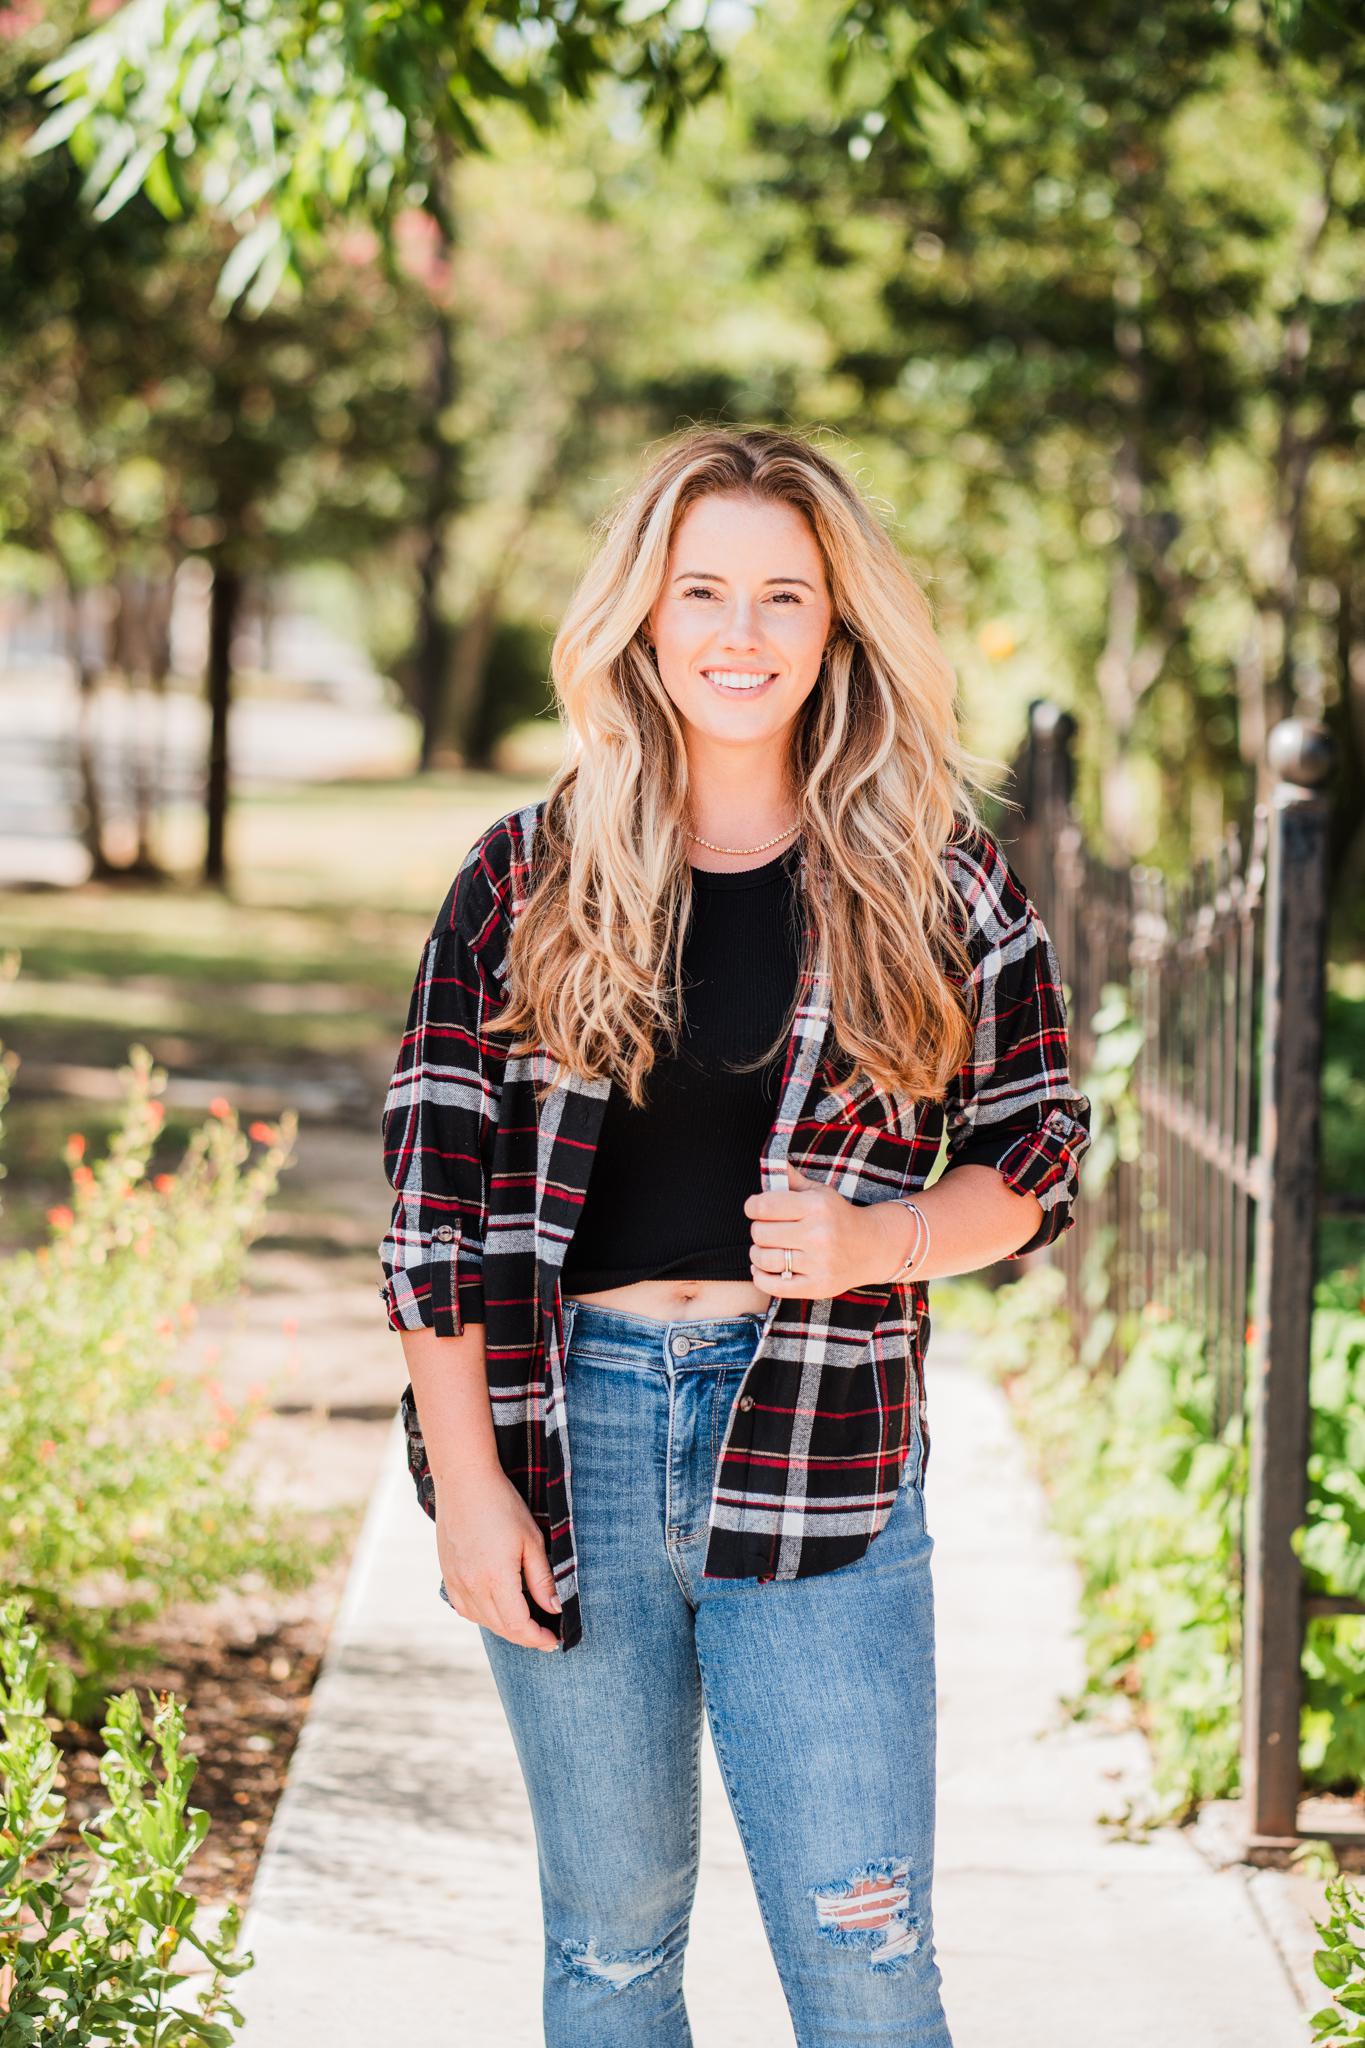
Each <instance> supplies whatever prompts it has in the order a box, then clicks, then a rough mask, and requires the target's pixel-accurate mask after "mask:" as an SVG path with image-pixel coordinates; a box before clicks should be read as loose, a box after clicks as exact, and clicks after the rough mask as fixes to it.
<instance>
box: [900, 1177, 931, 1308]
mask: <svg viewBox="0 0 1365 2048" xmlns="http://www.w3.org/2000/svg"><path fill="white" fill-rule="evenodd" d="M893 1199H894V1200H895V1201H897V1202H899V1203H900V1204H901V1206H902V1208H905V1209H908V1210H909V1211H910V1214H911V1215H912V1216H913V1217H914V1219H915V1241H914V1243H913V1245H911V1247H910V1250H909V1251H908V1252H907V1253H906V1255H905V1257H904V1258H903V1259H902V1260H901V1262H900V1264H899V1266H897V1268H896V1270H895V1272H894V1273H893V1274H892V1275H891V1284H892V1286H893V1287H894V1286H895V1284H896V1282H897V1281H898V1280H907V1279H909V1277H910V1273H911V1270H912V1269H913V1268H914V1267H916V1266H920V1265H922V1264H923V1263H924V1260H925V1259H927V1258H928V1256H929V1247H930V1244H931V1243H932V1242H933V1239H932V1236H931V1233H930V1230H929V1219H928V1217H927V1216H926V1215H925V1213H924V1211H923V1209H921V1207H920V1205H919V1203H918V1202H912V1201H911V1200H910V1199H909V1197H908V1196H907V1195H896V1196H895V1197H893Z"/></svg>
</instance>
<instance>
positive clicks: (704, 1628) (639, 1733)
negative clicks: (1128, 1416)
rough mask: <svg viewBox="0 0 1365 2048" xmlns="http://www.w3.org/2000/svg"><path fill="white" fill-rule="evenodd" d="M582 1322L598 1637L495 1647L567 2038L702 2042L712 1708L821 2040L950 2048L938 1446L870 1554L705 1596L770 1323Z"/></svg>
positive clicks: (573, 1315) (583, 1516) (666, 2046)
mask: <svg viewBox="0 0 1365 2048" xmlns="http://www.w3.org/2000/svg"><path fill="white" fill-rule="evenodd" d="M564 1308H565V1317H566V1338H567V1346H568V1348H567V1356H566V1368H565V1370H566V1381H567V1386H568V1406H569V1444H570V1453H571V1457H572V1461H573V1467H572V1483H573V1496H572V1497H573V1509H574V1525H575V1530H576V1533H577V1537H578V1550H579V1572H580V1583H581V1587H582V1594H583V1620H584V1634H583V1639H582V1641H581V1642H580V1643H578V1644H577V1645H576V1646H575V1647H574V1649H572V1650H570V1651H566V1652H551V1653H549V1654H547V1653H546V1652H545V1651H542V1650H530V1649H525V1648H522V1647H520V1646H518V1645H516V1644H513V1643H509V1642H507V1641H506V1639H505V1638H504V1637H501V1636H497V1635H494V1634H493V1633H492V1631H491V1630H488V1629H481V1630H480V1633H481V1635H482V1637H483V1641H484V1647H485V1649H486V1651H487V1653H488V1658H489V1662H490V1664H491V1666H492V1670H493V1675H494V1678H495V1680H496V1683H497V1687H498V1691H499V1693H500V1695H501V1698H502V1704H503V1707H504V1710H505V1712H506V1715H507V1719H508V1723H509V1725H510V1727H511V1731H512V1736H513V1740H514V1742H515V1744H516V1748H517V1753H518V1757H519V1759H520V1762H521V1767H522V1771H523V1774H524V1776H525V1779H526V1786H527V1791H528V1793H529V1796H530V1801H531V1809H532V1813H533V1816H534V1820H535V1828H536V1840H537V1848H538V1854H539V1869H540V1889H541V1904H542V1910H543V1917H544V1929H545V1979H544V1987H545V1988H544V2017H545V2040H546V2044H547V2048H645V2044H648V2048H692V2032H691V2029H690V2027H689V2025H688V2019H687V2011H686V2007H685V2005H684V2001H683V1985H682V1978H683V1955H684V1950H685V1947H686V1943H687V1932H688V1919H689V1914H690V1912H691V1906H692V1898H693V1893H694V1890H695V1887H696V1881H697V1849H698V1807H699V1790H700V1785H699V1763H700V1742H701V1722H702V1709H703V1705H704V1706H705V1711H706V1715H707V1719H708V1721H709V1723H710V1727H711V1733H712V1739H713V1741H714V1744H715V1748H716V1754H717V1757H718V1759H719V1762H720V1767H721V1771H722V1774H723V1776H724V1780H725V1786H726V1790H727V1792H728V1795H729V1799H730V1804H731V1807H732V1809H733V1811H734V1815H735V1820H736V1822H737V1824H738V1828H739V1833H740V1837H741V1839H742V1841H743V1844H744V1849H745V1853H746V1855H747V1857H748V1862H749V1870H750V1874H751V1877H752V1879H753V1884H754V1890H755V1892H756V1894H757V1897H758V1903H759V1907H760V1909H761V1912H762V1916H763V1924H764V1927H765V1929H766V1932H767V1937H768V1943H769V1946H770V1948H771V1950H772V1953H773V1958H774V1961H775V1963H776V1965H777V1970H778V1974H779V1976H780V1978H781V1982H782V1989H783V1992H784V1994H785V1997H786V2000H787V2006H788V2009H789V2011H790V2013H791V2018H792V2025H793V2029H794V2031H795V2035H796V2040H797V2044H798V2048H867V2044H869V2043H872V2042H884V2043H889V2042H894V2043H895V2044H896V2048H951V2041H950V2038H949V2033H948V2025H947V2021H946V2020H945V2018H944V2013H943V2007H942V2004H941V2002H940V1997H939V1969H938V1965H937V1963H936V1961H935V1958H934V1942H933V1931H932V1919H931V1908H930V1894H931V1889H932V1881H933V1838H934V1770H935V1744H936V1735H935V1682H934V1610H933V1592H932V1586H931V1581H930V1562H929V1560H930V1551H931V1550H932V1548H933V1538H932V1537H931V1536H930V1535H929V1533H928V1531H927V1529H926V1526H925V1519H924V1499H923V1489H922V1473H921V1469H920V1468H921V1456H920V1441H919V1439H918V1437H915V1438H912V1440H911V1444H910V1448H909V1452H908V1455H907V1459H906V1467H905V1477H904V1480H903V1482H902V1485H901V1488H900V1492H899V1495H898V1497H897V1501H896V1505H895V1508H894V1509H893V1511H892V1515H891V1519H890V1521H889V1522H888V1523H887V1525H886V1527H885V1528H884V1529H883V1530H882V1531H881V1533H880V1534H879V1535H877V1536H876V1537H874V1539H873V1541H872V1543H871V1545H870V1547H869V1549H868V1551H867V1553H866V1555H865V1556H864V1557H862V1558H860V1559H858V1560H857V1561H856V1562H855V1563H853V1564H851V1565H845V1566H843V1567H841V1568H840V1569H838V1570H835V1571H832V1572H826V1573H821V1574H817V1575H814V1576H812V1577H808V1578H803V1579H789V1580H769V1581H767V1582H764V1583H760V1582H759V1581H758V1580H756V1579H705V1578H703V1577H702V1563H703V1559H704V1555H705V1548H706V1524H707V1514H708V1509H709V1504H710V1496H711V1486H712V1481H713V1478H714V1474H715V1468H716V1462H717V1458H718V1456H719V1452H720V1446H721V1441H722V1438H723V1436H724V1432H725V1425H726V1420H727V1418H728V1415H729V1409H730V1403H731V1401H732V1400H733V1399H734V1397H735V1394H736V1391H737V1389H738V1387H739V1383H740V1381H741V1379H742V1377H743V1374H744V1369H745V1367H746V1366H747V1364H748V1363H749V1360H750V1359H751V1358H752V1356H753V1354H754V1350H755V1348H756V1346H757V1343H758V1336H759V1331H760V1329H761V1327H762V1319H761V1318H760V1317H759V1316H756V1315H743V1316H735V1317H728V1318H724V1319H713V1320H690V1321H675V1322H669V1323H663V1322H656V1321H654V1320H652V1319H650V1318H647V1317H644V1316H638V1315H633V1314H628V1313H626V1312H625V1311H623V1310H621V1309H616V1308H608V1307H605V1306H603V1305H600V1304H596V1303H591V1302H576V1301H573V1300H566V1302H565V1305H564Z"/></svg>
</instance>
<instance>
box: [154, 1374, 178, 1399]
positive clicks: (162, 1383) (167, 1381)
mask: <svg viewBox="0 0 1365 2048" xmlns="http://www.w3.org/2000/svg"><path fill="white" fill-rule="evenodd" d="M174 1386H175V1380H174V1378H173V1377H172V1375H171V1374H170V1373H167V1374H166V1375H165V1376H164V1378H162V1379H159V1380H158V1381H157V1383H156V1390H157V1392H158V1394H169V1393H170V1392H171V1391H172V1390H173V1388H174Z"/></svg>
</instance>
